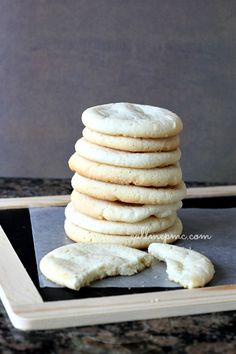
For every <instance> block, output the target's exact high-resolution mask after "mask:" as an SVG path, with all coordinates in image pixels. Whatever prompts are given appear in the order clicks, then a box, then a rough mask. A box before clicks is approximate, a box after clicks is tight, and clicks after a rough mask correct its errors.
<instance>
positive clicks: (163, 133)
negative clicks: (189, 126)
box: [82, 102, 182, 138]
mask: <svg viewBox="0 0 236 354" xmlns="http://www.w3.org/2000/svg"><path fill="white" fill-rule="evenodd" d="M82 121H83V123H84V125H85V126H86V127H88V128H90V129H92V130H95V131H97V132H100V133H104V134H110V135H123V136H130V137H133V138H138V137H141V138H165V137H168V136H173V135H177V134H178V133H179V132H180V131H181V130H182V122H181V119H180V118H179V117H178V116H177V115H176V114H175V113H173V112H171V111H168V110H167V109H163V108H160V107H154V106H147V105H141V104H135V103H126V102H121V103H109V104H104V105H101V106H95V107H91V108H87V109H86V110H85V111H84V112H83V114H82Z"/></svg>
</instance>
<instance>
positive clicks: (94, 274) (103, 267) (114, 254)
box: [40, 243, 153, 290]
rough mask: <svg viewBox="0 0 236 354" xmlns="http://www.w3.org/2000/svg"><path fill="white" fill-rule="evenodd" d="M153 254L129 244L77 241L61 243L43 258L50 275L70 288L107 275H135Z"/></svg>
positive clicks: (41, 268) (78, 287) (78, 286)
mask: <svg viewBox="0 0 236 354" xmlns="http://www.w3.org/2000/svg"><path fill="white" fill-rule="evenodd" d="M152 260H153V257H152V256H151V255H150V254H148V253H146V252H143V251H139V250H136V249H133V248H130V247H126V246H119V245H112V244H96V243H91V244H89V243H76V244H71V245H67V246H62V247H59V248H57V249H55V250H53V251H51V252H50V253H48V254H47V255H45V256H44V257H43V258H42V260H41V261H40V270H41V272H42V273H43V274H44V276H45V277H46V278H48V279H49V280H51V281H52V282H54V283H57V284H59V285H63V286H66V287H67V288H70V289H74V290H79V289H80V288H81V287H83V286H87V285H89V284H90V283H91V282H93V281H95V280H98V279H103V278H105V277H107V276H115V275H132V274H135V273H137V272H140V271H141V270H143V269H144V268H146V267H149V266H150V265H151V263H152Z"/></svg>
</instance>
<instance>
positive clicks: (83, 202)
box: [71, 190, 182, 223]
mask: <svg viewBox="0 0 236 354" xmlns="http://www.w3.org/2000/svg"><path fill="white" fill-rule="evenodd" d="M71 200H72V203H73V205H74V207H75V209H76V210H78V211H80V212H81V213H84V214H86V215H89V216H91V217H93V218H96V219H100V220H109V221H121V222H125V223H135V222H138V221H142V220H145V219H147V218H149V217H150V216H156V217H159V218H165V217H167V216H170V215H173V213H176V211H177V210H178V209H180V208H181V207H182V202H181V201H179V202H176V203H172V204H166V205H151V204H149V205H138V204H127V203H121V202H110V201H106V200H101V199H97V198H92V197H89V196H88V195H85V194H82V193H79V192H76V191H75V190H74V191H73V192H72V194H71Z"/></svg>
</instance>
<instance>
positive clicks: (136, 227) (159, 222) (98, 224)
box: [65, 203, 176, 236]
mask: <svg viewBox="0 0 236 354" xmlns="http://www.w3.org/2000/svg"><path fill="white" fill-rule="evenodd" d="M65 216H66V218H67V220H69V221H70V222H71V223H73V224H75V225H77V226H79V227H82V228H83V229H86V230H89V231H95V232H99V233H102V234H109V235H127V236H128V235H136V234H143V235H146V234H150V233H153V232H160V231H163V230H166V229H168V228H170V227H171V226H172V225H173V224H174V223H175V221H176V213H174V214H172V215H170V216H167V217H165V218H157V217H156V216H150V217H149V218H147V219H145V220H142V221H138V222H136V223H125V222H115V221H108V220H98V219H95V218H92V217H91V216H88V215H85V214H83V213H81V212H80V211H78V210H76V209H75V208H74V206H73V204H72V203H69V204H68V205H67V207H66V209H65Z"/></svg>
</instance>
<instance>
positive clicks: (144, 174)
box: [69, 153, 182, 187]
mask: <svg viewBox="0 0 236 354" xmlns="http://www.w3.org/2000/svg"><path fill="white" fill-rule="evenodd" d="M69 167H70V169H71V170H72V171H74V172H78V173H79V174H81V175H83V176H85V177H88V178H92V179H96V180H98V181H103V182H111V183H117V184H134V185H137V186H147V187H149V186H150V187H151V186H153V187H164V186H174V185H177V184H178V183H179V182H180V181H181V180H182V171H181V168H180V166H179V164H176V165H173V166H167V167H160V168H151V169H143V168H142V169H138V168H126V167H118V166H110V165H104V164H101V163H98V162H94V161H90V160H87V159H85V158H83V157H81V156H79V155H78V154H77V153H75V154H73V155H72V156H71V158H70V159H69Z"/></svg>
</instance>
